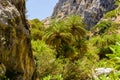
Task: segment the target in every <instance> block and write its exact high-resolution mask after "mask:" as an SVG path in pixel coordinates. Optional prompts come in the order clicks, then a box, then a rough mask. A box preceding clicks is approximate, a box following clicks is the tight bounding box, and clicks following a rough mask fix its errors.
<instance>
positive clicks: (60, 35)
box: [44, 21, 73, 53]
mask: <svg viewBox="0 0 120 80" xmlns="http://www.w3.org/2000/svg"><path fill="white" fill-rule="evenodd" d="M44 40H45V42H46V43H47V44H49V45H52V46H53V47H54V48H55V49H56V51H57V52H58V53H59V51H60V48H61V47H62V46H63V45H71V44H72V42H73V36H72V34H71V33H69V32H68V28H67V27H66V26H65V25H64V22H63V21H59V22H56V21H54V22H53V23H52V24H51V26H50V27H49V28H48V29H47V30H46V34H45V36H44Z"/></svg>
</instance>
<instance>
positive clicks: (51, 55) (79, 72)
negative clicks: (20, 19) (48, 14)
mask: <svg viewBox="0 0 120 80" xmlns="http://www.w3.org/2000/svg"><path fill="white" fill-rule="evenodd" d="M116 4H117V5H118V2H116ZM116 9H118V8H116ZM116 9H115V10H112V11H111V12H108V13H106V14H105V15H104V18H103V20H101V21H100V22H99V23H98V24H97V25H95V26H94V27H93V28H92V29H91V30H90V31H87V30H86V25H85V24H84V22H83V20H82V18H81V17H79V16H77V15H71V16H68V17H66V18H63V19H61V20H52V21H51V23H50V25H49V27H45V25H43V23H42V22H41V21H39V20H38V19H34V20H31V21H30V24H31V33H32V34H31V36H32V49H33V53H34V58H35V60H36V66H37V67H36V76H37V79H38V80H119V79H120V73H119V72H118V71H119V70H120V66H119V64H120V35H119V33H120V23H116V22H114V21H112V20H109V18H113V17H116V16H118V15H119V13H118V15H116V13H115V12H116ZM118 10H119V9H118ZM118 12H119V11H118ZM101 67H103V68H111V69H113V70H114V71H112V72H111V73H109V74H102V75H99V76H97V77H94V74H96V72H95V69H96V68H101Z"/></svg>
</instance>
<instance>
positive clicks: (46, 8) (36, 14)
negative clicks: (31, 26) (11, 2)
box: [26, 0, 58, 20]
mask: <svg viewBox="0 0 120 80" xmlns="http://www.w3.org/2000/svg"><path fill="white" fill-rule="evenodd" d="M57 2H58V0H27V5H26V7H27V17H28V19H34V18H38V19H40V20H42V19H44V18H46V17H48V16H50V15H51V14H52V12H53V9H54V6H55V4H56V3H57Z"/></svg>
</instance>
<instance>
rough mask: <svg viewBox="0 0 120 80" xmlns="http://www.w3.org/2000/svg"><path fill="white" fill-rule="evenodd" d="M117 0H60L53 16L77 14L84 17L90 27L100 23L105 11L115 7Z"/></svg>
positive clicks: (60, 16) (61, 16)
mask: <svg viewBox="0 0 120 80" xmlns="http://www.w3.org/2000/svg"><path fill="white" fill-rule="evenodd" d="M114 3H115V0H59V2H58V3H57V4H56V6H55V8H54V12H53V14H52V18H55V17H57V18H63V17H65V16H67V15H71V14H77V15H80V16H81V17H83V19H84V22H85V23H86V24H87V26H88V29H90V28H91V27H92V26H94V25H95V24H97V23H98V21H99V20H100V19H101V18H102V17H103V15H104V13H106V12H108V11H110V10H112V9H114V8H115V7H116V6H115V4H114Z"/></svg>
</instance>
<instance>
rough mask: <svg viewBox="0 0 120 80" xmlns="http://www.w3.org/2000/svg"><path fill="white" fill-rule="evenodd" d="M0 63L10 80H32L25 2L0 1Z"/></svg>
mask: <svg viewBox="0 0 120 80" xmlns="http://www.w3.org/2000/svg"><path fill="white" fill-rule="evenodd" d="M0 63H1V64H3V65H4V66H5V68H6V69H5V70H6V73H5V76H7V77H8V78H10V80H32V76H33V72H34V68H35V63H34V59H33V55H32V49H31V43H30V32H29V25H28V24H27V22H26V18H25V0H0Z"/></svg>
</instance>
